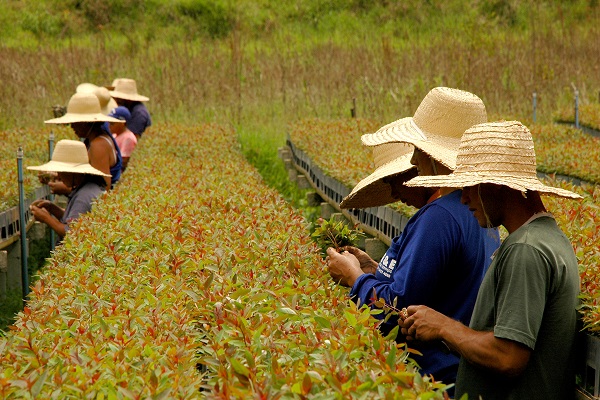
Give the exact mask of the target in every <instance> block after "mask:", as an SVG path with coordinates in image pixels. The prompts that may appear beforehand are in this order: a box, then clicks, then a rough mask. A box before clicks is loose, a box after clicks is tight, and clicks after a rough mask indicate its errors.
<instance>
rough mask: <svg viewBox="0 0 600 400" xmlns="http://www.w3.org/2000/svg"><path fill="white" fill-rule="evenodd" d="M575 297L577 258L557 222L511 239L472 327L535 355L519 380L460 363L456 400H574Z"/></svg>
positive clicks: (534, 225) (542, 222)
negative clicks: (525, 348)
mask: <svg viewBox="0 0 600 400" xmlns="http://www.w3.org/2000/svg"><path fill="white" fill-rule="evenodd" d="M578 295H579V271H578V267H577V258H576V257H575V254H574V252H573V247H572V246H571V243H570V242H569V240H568V239H567V237H566V236H565V235H564V234H563V233H562V231H561V230H560V228H559V227H558V226H557V225H556V222H555V221H554V218H552V217H551V216H548V215H547V214H546V215H543V216H540V217H538V218H536V219H533V220H532V221H531V222H529V223H528V224H525V225H523V226H521V227H520V228H519V229H517V230H516V231H514V232H513V233H512V234H510V235H509V236H508V237H507V238H506V240H505V241H504V243H502V245H501V246H500V248H499V249H498V252H497V254H496V256H495V257H494V260H493V261H492V264H491V265H490V268H489V269H488V271H487V273H486V275H485V277H484V279H483V282H482V284H481V287H480V289H479V293H478V295H477V301H476V303H475V308H474V310H473V316H472V317H471V324H470V327H471V328H472V329H475V330H477V331H493V332H494V335H495V336H496V337H498V338H503V339H510V340H514V341H516V342H519V343H522V344H524V345H525V346H527V347H529V348H530V349H532V350H533V351H532V353H531V357H530V359H529V363H528V364H527V368H526V369H525V371H524V372H523V374H521V375H520V376H519V377H517V378H507V377H502V376H500V375H499V374H498V373H495V372H492V371H490V370H489V369H485V368H482V367H480V366H476V365H474V364H472V363H470V362H468V361H467V360H465V359H461V361H460V365H459V369H458V377H457V380H456V398H457V399H458V398H460V396H462V395H463V394H464V393H468V395H469V399H478V398H479V396H481V398H482V399H484V400H488V399H502V400H506V399H518V400H522V399H528V400H531V399H544V400H549V399H561V400H562V399H571V398H573V396H574V392H575V374H574V366H573V361H574V354H573V353H574V351H573V349H574V341H575V336H576V330H577V325H576V324H577V311H576V307H577V304H578Z"/></svg>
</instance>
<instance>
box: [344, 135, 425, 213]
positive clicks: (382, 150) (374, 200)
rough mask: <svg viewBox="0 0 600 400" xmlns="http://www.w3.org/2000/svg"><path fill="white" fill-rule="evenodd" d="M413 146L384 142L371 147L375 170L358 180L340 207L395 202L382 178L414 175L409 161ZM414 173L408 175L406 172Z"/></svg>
mask: <svg viewBox="0 0 600 400" xmlns="http://www.w3.org/2000/svg"><path fill="white" fill-rule="evenodd" d="M412 153H413V146H411V145H409V144H405V143H386V144H382V145H379V146H375V147H373V158H374V163H375V168H376V169H375V171H374V172H373V173H372V174H371V175H369V176H367V177H366V178H365V179H363V180H362V181H360V182H359V183H358V184H357V185H356V186H355V187H354V189H352V192H351V193H350V194H349V195H348V196H346V197H345V198H344V199H343V200H342V202H341V203H340V207H341V208H368V207H378V206H383V205H386V204H390V203H395V202H397V201H398V199H396V198H394V197H392V189H391V187H390V185H389V184H388V183H385V182H384V181H383V179H384V178H386V177H389V176H393V175H397V174H406V175H408V176H407V179H409V178H411V177H413V176H414V175H416V170H414V169H413V167H414V165H412V164H411V163H410V159H411V157H412ZM409 171H413V172H414V174H412V175H409V174H408V172H409Z"/></svg>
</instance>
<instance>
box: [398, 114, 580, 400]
mask: <svg viewBox="0 0 600 400" xmlns="http://www.w3.org/2000/svg"><path fill="white" fill-rule="evenodd" d="M407 185H409V186H413V185H414V186H422V187H439V186H443V187H456V188H463V192H462V202H463V203H464V204H466V205H467V206H468V207H469V210H471V212H472V213H473V215H474V217H475V218H473V219H474V220H477V221H478V223H479V225H481V226H485V227H489V226H493V227H497V226H500V225H502V226H504V227H505V228H506V230H507V231H508V233H509V235H508V237H506V238H505V239H504V241H503V243H502V245H501V246H500V248H499V249H498V251H497V253H496V254H495V256H494V260H493V262H492V264H491V265H490V267H489V270H488V271H487V273H486V275H485V278H484V280H483V282H482V284H481V288H480V289H479V293H478V295H477V302H476V304H475V308H474V311H473V316H472V318H471V322H470V325H469V327H467V326H466V325H465V324H464V323H462V322H460V321H457V320H455V319H452V318H448V317H447V316H445V315H443V314H441V313H439V312H438V311H435V310H434V309H432V308H429V307H427V306H425V305H417V304H419V303H414V304H415V305H411V306H409V307H408V308H407V310H406V311H407V318H406V319H405V320H404V321H403V322H402V333H403V334H405V335H406V336H407V338H408V339H409V340H412V339H414V340H418V341H426V342H431V341H437V342H439V341H444V342H445V343H446V344H447V345H448V346H449V347H450V349H452V350H453V351H455V352H456V353H458V354H460V356H461V360H460V366H459V371H458V378H457V382H456V395H457V398H458V397H460V396H463V395H464V394H468V397H469V398H470V399H471V398H473V399H477V398H484V399H486V400H487V399H502V400H505V399H519V400H520V399H528V400H529V399H544V400H548V399H557V400H558V399H572V398H574V395H575V374H574V370H573V362H574V353H575V351H574V349H575V338H576V332H577V311H576V309H577V306H578V295H579V271H578V264H577V258H576V257H575V253H574V251H573V247H572V245H571V243H570V242H569V240H568V238H567V237H566V236H565V235H564V233H563V232H562V231H561V229H560V228H559V227H558V225H557V224H556V221H555V220H554V218H553V217H552V215H551V214H549V213H548V212H547V210H546V207H545V206H544V203H543V201H542V199H541V197H540V195H551V196H560V197H566V198H573V199H575V198H581V196H579V195H578V194H576V193H573V192H570V191H568V190H564V189H560V188H555V187H551V186H546V185H544V184H543V183H542V182H540V181H539V180H538V179H537V175H536V158H535V150H534V146H533V139H532V137H531V133H530V132H529V129H527V127H525V126H524V125H523V124H521V123H520V122H518V121H501V122H491V123H485V124H480V125H476V126H473V127H472V128H470V129H468V130H467V131H466V132H465V134H464V136H463V138H462V142H461V147H460V150H459V153H458V159H457V168H456V169H455V171H454V172H453V173H452V174H450V175H448V176H431V177H425V176H423V177H417V178H414V179H412V180H411V181H409V182H407Z"/></svg>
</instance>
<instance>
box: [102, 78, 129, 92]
mask: <svg viewBox="0 0 600 400" xmlns="http://www.w3.org/2000/svg"><path fill="white" fill-rule="evenodd" d="M121 79H125V78H116V79H113V81H112V83H111V84H110V86H104V87H105V88H107V89H108V90H115V86H117V82H119V81H120V80H121Z"/></svg>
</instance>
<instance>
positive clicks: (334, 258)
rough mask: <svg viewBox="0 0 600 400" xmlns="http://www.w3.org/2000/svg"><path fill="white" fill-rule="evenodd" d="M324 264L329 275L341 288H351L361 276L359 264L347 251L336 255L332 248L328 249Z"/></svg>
mask: <svg viewBox="0 0 600 400" xmlns="http://www.w3.org/2000/svg"><path fill="white" fill-rule="evenodd" d="M325 262H326V263H327V268H328V269H329V275H331V277H332V278H333V280H334V281H336V282H337V283H338V284H340V285H342V286H349V287H351V286H352V285H354V282H355V281H356V279H357V278H358V277H359V276H361V275H362V274H363V271H362V270H361V268H360V262H359V261H358V259H357V258H356V257H355V256H354V255H353V254H351V253H350V252H348V251H343V252H341V253H338V252H337V251H336V250H335V249H334V248H333V247H329V248H328V249H327V257H325Z"/></svg>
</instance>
